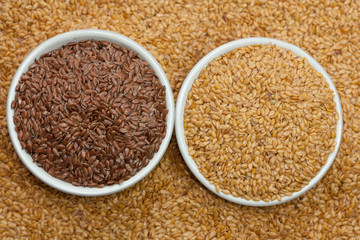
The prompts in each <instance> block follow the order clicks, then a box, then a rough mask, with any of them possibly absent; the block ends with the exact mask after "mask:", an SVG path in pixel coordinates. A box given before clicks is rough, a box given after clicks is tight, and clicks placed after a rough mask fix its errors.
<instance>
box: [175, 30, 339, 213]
mask: <svg viewBox="0 0 360 240" xmlns="http://www.w3.org/2000/svg"><path fill="white" fill-rule="evenodd" d="M269 43H272V44H274V45H277V46H279V47H283V48H285V49H287V50H291V51H292V52H293V53H294V54H296V55H298V56H300V57H305V58H307V59H308V61H309V63H310V64H311V66H312V67H313V68H314V69H315V70H316V71H318V72H319V73H321V74H322V75H323V76H324V78H325V80H326V81H327V82H328V83H329V87H330V89H332V90H333V91H334V101H335V102H336V111H337V112H338V114H339V120H338V122H337V126H336V138H335V141H336V147H335V150H334V152H332V153H330V154H329V157H328V159H327V162H326V164H325V165H324V166H323V167H322V168H321V169H320V171H319V172H318V174H317V175H316V176H315V177H314V178H313V179H312V180H311V181H310V182H309V184H308V185H307V186H305V187H304V188H303V189H301V190H300V191H299V192H294V193H293V194H292V196H287V197H283V198H282V199H281V201H278V200H275V201H271V202H264V201H253V200H246V199H244V198H238V197H234V196H232V195H227V194H224V193H222V192H221V191H220V192H219V193H218V192H217V191H215V186H214V185H212V184H210V183H209V182H208V180H207V179H206V178H205V177H204V176H203V175H202V174H201V173H200V172H199V169H198V168H197V165H196V163H195V162H194V160H193V159H192V158H191V157H190V155H189V152H188V146H187V145H186V142H185V135H184V109H185V105H186V101H187V96H188V92H189V91H190V89H191V87H192V84H193V82H194V81H195V80H196V79H197V77H198V76H199V74H200V72H201V71H202V69H204V68H205V67H207V66H208V64H209V63H210V62H211V61H213V60H214V59H215V58H217V57H219V56H221V55H223V54H225V53H227V52H230V51H232V50H234V49H236V48H240V47H244V46H250V45H256V44H263V45H266V44H269ZM342 130H343V116H342V110H341V104H340V98H339V95H338V93H337V91H336V88H335V85H334V83H333V82H332V81H331V79H330V77H329V75H328V74H327V73H326V72H325V70H324V69H323V68H322V67H321V66H320V64H319V63H318V62H317V61H316V60H315V59H314V58H312V57H311V56H310V55H309V54H307V53H306V52H305V51H303V50H302V49H300V48H299V47H297V46H294V45H292V44H290V43H286V42H283V41H280V40H277V39H271V38H260V37H256V38H245V39H239V40H235V41H232V42H229V43H226V44H224V45H222V46H220V47H218V48H216V49H215V50H213V51H211V52H210V53H209V54H207V55H206V56H205V57H203V58H202V59H201V60H200V61H199V62H198V63H197V64H196V65H195V66H194V68H193V69H192V70H191V71H190V73H189V75H188V76H187V77H186V79H185V81H184V83H183V85H182V86H181V89H180V92H179V95H178V98H177V102H176V120H175V131H176V138H177V142H178V145H179V148H180V151H181V154H182V156H183V158H184V160H185V162H186V164H187V165H188V167H189V168H190V170H191V171H192V173H193V174H194V175H195V176H196V177H197V179H198V180H199V181H200V182H201V183H202V184H203V185H204V186H205V187H207V188H208V189H209V190H211V191H212V192H213V193H215V194H216V195H218V196H220V197H222V198H224V199H227V200H229V201H231V202H234V203H238V204H242V205H249V206H271V205H276V204H280V203H284V202H287V201H290V200H292V199H294V198H297V197H299V196H300V195H302V194H304V193H305V192H307V191H308V190H309V189H310V188H311V187H313V186H314V185H315V184H316V183H317V182H318V181H319V180H320V179H321V178H322V177H323V176H324V175H325V173H326V172H327V171H328V169H329V168H330V166H331V164H332V163H333V161H334V159H335V156H336V154H337V152H338V150H339V146H340V142H341V136H342Z"/></svg>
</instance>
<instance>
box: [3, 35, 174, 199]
mask: <svg viewBox="0 0 360 240" xmlns="http://www.w3.org/2000/svg"><path fill="white" fill-rule="evenodd" d="M89 39H94V40H105V41H108V42H113V43H117V44H119V45H121V46H125V47H127V48H129V49H132V50H134V51H135V52H136V53H137V54H138V55H139V56H140V58H142V59H144V60H146V61H147V62H149V63H150V66H151V67H152V68H153V69H154V71H155V73H156V75H157V76H158V79H159V81H160V82H161V83H162V85H164V86H165V89H166V96H165V99H166V105H167V108H168V109H169V112H168V115H167V130H166V131H167V132H166V136H165V138H164V139H163V141H162V143H161V145H160V148H159V151H158V152H157V153H155V154H154V157H153V158H152V160H150V162H149V164H148V165H147V166H146V167H144V168H143V169H141V170H140V171H139V172H138V173H137V174H136V175H134V176H133V177H131V178H130V179H129V180H127V181H124V182H122V183H121V184H114V185H111V186H105V187H103V188H90V187H82V186H74V185H72V184H70V183H67V182H64V181H62V180H59V179H57V178H54V177H52V176H51V175H49V174H48V173H47V172H46V171H45V170H44V169H43V168H40V167H39V166H37V165H36V164H35V163H34V162H33V160H32V158H31V156H30V155H29V154H28V153H26V151H25V150H24V149H22V148H21V146H20V141H19V140H18V138H17V133H16V131H15V125H14V122H13V116H14V110H13V109H11V102H12V101H13V100H14V98H15V94H16V93H15V87H16V85H17V84H18V82H19V79H20V77H21V76H22V74H23V73H24V72H26V71H27V70H28V66H29V65H30V64H32V63H33V62H34V59H35V58H39V57H40V56H41V55H42V54H43V53H47V52H50V51H52V50H54V49H58V48H60V47H61V46H63V45H65V44H66V43H69V42H78V41H83V40H89ZM6 119H7V126H8V130H9V135H10V139H11V141H12V144H13V146H14V148H15V151H16V153H17V155H18V156H19V158H20V159H21V161H22V162H23V164H24V165H25V166H26V167H27V168H28V169H29V170H30V172H31V173H32V174H33V175H35V176H36V177H37V178H39V179H40V180H41V181H43V182H44V183H46V184H47V185H49V186H51V187H53V188H55V189H57V190H59V191H61V192H65V193H68V194H72V195H77V196H88V197H95V196H105V195H109V194H113V193H116V192H119V191H123V190H125V189H126V188H129V187H131V186H132V185H134V184H136V183H137V182H139V181H140V180H141V179H143V178H144V177H145V176H146V175H148V174H149V173H150V172H151V171H152V170H153V169H154V168H155V166H156V165H157V164H158V163H159V161H160V160H161V158H162V157H163V155H164V153H165V151H166V149H167V147H168V145H169V142H170V140H171V137H172V133H173V129H174V123H175V103H174V97H173V93H172V89H171V86H170V83H169V80H168V78H167V77H166V74H165V72H164V70H163V69H162V67H161V65H160V64H159V63H158V62H157V60H156V59H155V58H154V57H153V56H152V55H151V54H150V53H149V52H148V51H147V50H146V49H145V48H144V47H142V46H141V45H140V44H138V43H137V42H135V41H134V40H132V39H130V38H128V37H126V36H124V35H121V34H118V33H115V32H111V31H106V30H99V29H81V30H74V31H69V32H65V33H62V34H59V35H56V36H54V37H52V38H49V39H48V40H46V41H44V42H42V43H41V44H40V45H38V46H37V47H36V48H35V49H34V50H32V51H31V52H30V53H29V55H27V56H26V58H25V59H24V60H23V62H22V63H21V65H20V66H19V68H18V69H17V71H16V73H15V75H14V77H13V80H12V82H11V85H10V88H9V91H8V96H7V103H6Z"/></svg>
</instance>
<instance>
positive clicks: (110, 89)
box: [11, 40, 168, 187]
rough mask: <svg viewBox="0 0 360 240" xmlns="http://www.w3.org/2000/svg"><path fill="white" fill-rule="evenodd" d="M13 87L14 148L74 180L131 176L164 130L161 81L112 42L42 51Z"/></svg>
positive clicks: (94, 183)
mask: <svg viewBox="0 0 360 240" xmlns="http://www.w3.org/2000/svg"><path fill="white" fill-rule="evenodd" d="M16 90H17V92H16V96H15V100H14V101H13V102H12V104H11V107H12V108H14V110H15V116H14V123H15V126H16V130H17V132H18V138H19V140H20V144H21V146H22V147H23V148H24V149H25V150H26V151H27V152H28V153H29V154H30V155H31V156H32V157H33V160H34V162H36V163H37V165H39V166H40V167H43V168H44V169H45V170H46V171H47V172H48V173H49V174H50V175H52V176H54V177H56V178H59V179H61V180H64V181H66V182H69V183H72V184H73V185H75V186H89V187H104V186H106V185H111V184H114V183H120V182H122V181H124V180H127V179H130V178H131V176H133V175H135V174H136V173H137V172H138V171H140V170H141V169H142V168H143V167H145V166H147V164H148V163H149V161H150V160H151V158H152V157H153V155H154V153H156V152H157V151H158V150H159V147H160V145H161V142H162V139H163V138H164V137H165V135H166V116H167V112H168V110H167V108H166V102H165V87H164V86H162V85H161V83H160V81H159V80H158V78H157V76H156V75H155V73H154V71H153V70H152V69H151V68H150V67H149V64H148V63H147V62H145V61H144V60H141V59H140V58H139V57H138V56H137V54H135V53H134V52H133V51H132V50H128V49H126V48H125V47H119V46H117V45H115V44H112V43H108V42H105V41H100V42H99V41H91V40H89V41H83V42H80V43H70V44H67V45H66V46H63V47H62V48H60V49H57V50H54V51H52V52H50V53H47V54H43V55H42V56H41V57H40V59H38V60H35V63H34V64H32V65H31V66H29V70H28V72H26V73H24V75H23V76H22V77H21V79H20V81H19V83H18V85H17V86H16Z"/></svg>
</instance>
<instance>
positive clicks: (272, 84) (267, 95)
mask: <svg viewBox="0 0 360 240" xmlns="http://www.w3.org/2000/svg"><path fill="white" fill-rule="evenodd" d="M333 98H334V94H333V91H332V90H330V89H329V87H328V83H327V82H326V81H325V79H324V78H323V76H322V75H321V74H319V73H318V72H316V71H315V70H314V69H313V68H312V67H311V65H310V64H309V63H308V62H307V60H306V59H304V58H300V57H298V56H296V55H295V54H293V53H291V52H290V51H286V50H285V49H283V48H280V47H277V46H275V45H271V44H268V45H266V46H263V45H255V46H250V47H242V48H239V49H236V50H233V51H232V52H229V53H226V54H224V55H222V56H220V57H218V58H216V59H215V60H214V61H212V62H211V63H210V64H209V66H208V67H206V68H205V69H203V71H202V72H201V73H200V75H199V77H198V79H196V80H195V81H194V83H193V86H192V89H191V90H190V92H189V94H188V100H187V104H186V107H185V116H184V128H185V136H186V141H187V144H188V146H189V154H190V156H191V157H192V158H193V159H194V161H195V162H196V163H197V165H198V168H199V171H200V172H201V173H202V174H203V175H204V176H205V178H207V179H208V180H209V181H210V183H211V184H213V185H215V189H216V191H218V192H220V191H221V192H223V193H225V194H232V195H234V196H237V197H242V198H245V199H252V200H254V201H260V200H264V201H266V202H268V201H270V200H274V199H278V200H279V199H281V198H282V197H284V196H290V195H292V193H293V192H297V191H299V190H301V188H303V187H304V186H305V185H307V184H308V183H309V181H310V180H311V179H312V178H313V177H314V176H315V175H316V174H317V173H318V171H319V170H320V168H321V167H322V166H323V165H324V164H325V163H326V160H327V157H328V155H329V153H330V152H331V151H333V149H334V146H335V141H334V138H335V136H336V122H337V120H338V115H337V112H336V110H335V102H334V100H333Z"/></svg>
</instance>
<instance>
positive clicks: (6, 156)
mask: <svg viewBox="0 0 360 240" xmlns="http://www.w3.org/2000/svg"><path fill="white" fill-rule="evenodd" d="M359 9H360V2H359V1H350V0H347V1H336V0H328V1H326V0H324V1H318V0H315V1H310V0H308V1H305V0H298V1H284V2H280V1H268V0H262V1H259V0H254V1H251V0H247V1H236V2H235V1H234V2H232V1H226V0H224V1H222V0H218V1H170V0H169V1H163V0H160V1H152V0H148V1H101V0H100V1H83V0H79V1H72V0H70V1H65V2H63V1H35V0H34V1H25V0H23V1H16V0H15V1H5V0H0V56H1V57H0V86H1V87H0V125H1V128H0V131H1V134H0V182H1V184H0V237H1V238H3V239H4V238H5V239H6V238H10V239H45V238H53V239H54V238H56V239H85V238H91V239H146V238H149V239H232V238H233V239H235V238H237V239H296V238H297V239H346V238H349V239H350V238H351V237H352V238H353V239H356V238H359V236H360V208H359V198H360V147H359V146H360V74H359V73H360V32H359V29H360V10H359ZM84 28H99V29H105V30H111V31H114V32H118V33H121V34H124V35H126V36H128V37H130V38H132V39H133V40H135V41H137V42H138V43H140V44H141V45H143V46H144V47H145V48H146V49H148V50H149V51H150V52H151V53H152V54H153V55H154V56H155V58H156V59H157V60H158V61H159V62H160V64H161V65H162V66H163V69H164V71H165V73H166V74H167V76H168V78H169V80H170V83H171V86H172V88H173V91H174V95H175V97H176V96H177V93H178V91H179V89H180V86H181V84H182V81H183V80H184V79H185V77H186V75H187V73H188V72H189V71H190V69H191V68H192V67H193V66H194V65H195V63H196V62H197V61H198V60H199V59H200V58H201V57H203V56H204V55H205V54H207V53H208V52H209V51H210V50H212V49H214V48H216V47H218V46H220V45H221V44H224V43H226V42H228V41H231V40H235V39H238V38H244V37H254V36H262V37H273V38H278V39H280V40H284V41H287V42H290V43H292V44H295V45H297V46H299V47H301V48H303V49H304V50H305V51H307V52H308V53H310V54H311V55H312V56H313V57H314V58H315V59H316V60H317V61H319V62H320V64H321V65H322V66H323V67H324V68H325V70H326V71H327V72H328V73H329V75H330V77H331V78H332V79H333V81H334V83H335V85H336V87H337V90H338V92H339V94H340V97H341V102H342V107H343V113H344V134H343V139H342V143H341V149H340V151H339V153H338V155H337V158H336V159H335V161H334V164H333V166H332V167H331V169H330V170H329V172H328V173H327V174H326V175H325V177H324V178H323V180H322V181H321V182H320V183H319V184H317V185H316V187H314V188H313V189H311V190H310V191H309V192H308V193H306V194H305V195H304V196H302V197H300V198H299V199H296V200H294V201H291V202H289V203H286V204H283V205H279V206H274V207H267V208H254V207H245V206H239V205H236V204H232V203H230V202H227V201H225V200H223V199H220V198H218V197H216V196H215V195H214V194H212V193H211V192H210V191H208V190H206V189H205V188H204V187H203V186H202V185H201V184H200V183H199V182H198V181H197V180H195V178H194V177H193V176H192V174H191V173H190V171H189V170H188V168H187V167H186V165H185V164H184V162H183V160H182V158H181V155H180V153H179V150H178V148H177V145H176V141H175V138H173V140H172V142H171V144H170V146H169V148H168V150H167V152H166V154H165V156H164V157H163V159H162V161H161V162H160V164H159V165H158V166H157V167H156V168H155V169H154V171H152V172H151V173H150V174H149V175H148V176H147V177H146V178H144V179H143V180H142V181H141V182H140V183H138V184H136V185H135V186H133V187H131V188H130V189H128V190H126V191H124V192H121V193H117V194H113V195H111V196H107V197H97V198H84V197H76V196H71V195H67V194H64V193H61V192H58V191H56V190H54V189H52V188H50V187H48V186H46V185H45V184H43V183H41V182H40V181H39V180H37V179H36V178H35V177H34V176H33V175H32V174H31V173H30V172H29V171H28V170H27V169H26V168H25V166H24V165H23V164H22V163H21V161H20V159H19V158H18V157H17V156H16V154H15V153H14V150H13V147H12V145H11V143H10V139H9V136H8V131H7V126H6V118H5V115H6V113H5V105H6V96H7V91H8V88H9V85H10V82H11V80H12V77H13V76H14V74H15V71H16V69H17V68H18V66H19V65H20V63H21V61H22V60H23V59H24V58H25V56H26V55H27V54H28V53H29V52H30V51H31V50H32V49H34V48H35V47H36V46H37V45H38V44H39V43H41V42H43V41H44V40H46V39H48V38H50V37H52V36H54V35H56V34H59V33H63V32H66V31H69V30H75V29H84Z"/></svg>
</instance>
